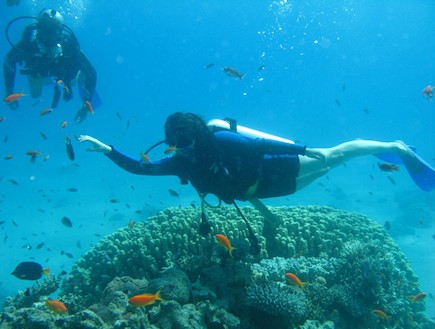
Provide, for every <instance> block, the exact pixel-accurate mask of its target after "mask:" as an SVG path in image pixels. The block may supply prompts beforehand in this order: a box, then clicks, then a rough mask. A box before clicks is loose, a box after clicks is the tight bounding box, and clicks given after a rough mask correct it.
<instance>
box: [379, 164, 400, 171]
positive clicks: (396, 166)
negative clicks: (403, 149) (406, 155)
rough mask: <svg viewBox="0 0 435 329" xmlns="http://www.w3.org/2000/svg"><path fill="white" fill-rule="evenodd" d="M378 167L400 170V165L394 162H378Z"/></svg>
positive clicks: (386, 169)
mask: <svg viewBox="0 0 435 329" xmlns="http://www.w3.org/2000/svg"><path fill="white" fill-rule="evenodd" d="M378 167H379V169H380V170H382V171H385V172H393V171H398V170H399V168H400V167H399V166H398V165H395V164H393V163H378Z"/></svg>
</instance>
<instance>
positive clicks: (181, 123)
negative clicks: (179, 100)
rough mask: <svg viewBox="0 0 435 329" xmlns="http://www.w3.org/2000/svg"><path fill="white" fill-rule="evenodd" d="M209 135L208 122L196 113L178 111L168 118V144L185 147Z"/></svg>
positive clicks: (166, 127)
mask: <svg viewBox="0 0 435 329" xmlns="http://www.w3.org/2000/svg"><path fill="white" fill-rule="evenodd" d="M209 136H210V130H209V129H208V127H207V125H206V123H205V122H204V120H203V119H201V118H200V117H199V116H197V115H196V114H193V113H182V112H176V113H173V114H171V115H170V116H169V117H168V118H167V119H166V123H165V137H166V143H167V144H168V145H173V146H177V147H179V148H183V147H186V146H189V145H190V144H192V143H193V142H194V141H195V142H198V141H199V140H202V139H203V138H208V137H209Z"/></svg>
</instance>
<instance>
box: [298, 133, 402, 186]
mask: <svg viewBox="0 0 435 329" xmlns="http://www.w3.org/2000/svg"><path fill="white" fill-rule="evenodd" d="M311 150H312V151H313V152H318V153H320V154H321V155H322V156H321V157H320V158H318V159H317V158H309V157H307V156H300V157H299V160H300V170H299V176H298V177H297V178H296V190H300V189H302V188H304V187H306V186H308V185H309V184H311V183H312V182H313V181H315V180H316V179H317V178H319V177H321V176H323V175H325V174H326V173H327V172H328V171H329V170H331V169H333V168H335V167H337V166H339V165H341V164H343V163H345V162H346V161H348V160H351V159H353V158H357V157H362V156H366V155H373V154H377V153H393V154H397V155H400V156H402V155H405V154H407V153H408V152H409V151H408V148H407V147H406V145H405V144H404V143H402V142H378V141H372V140H362V139H361V140H354V141H350V142H346V143H343V144H339V145H337V146H334V147H331V148H318V149H311Z"/></svg>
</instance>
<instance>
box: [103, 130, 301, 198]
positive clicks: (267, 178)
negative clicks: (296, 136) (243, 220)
mask: <svg viewBox="0 0 435 329" xmlns="http://www.w3.org/2000/svg"><path fill="white" fill-rule="evenodd" d="M214 138H215V140H216V144H217V148H218V149H219V151H220V155H219V156H218V157H216V158H215V159H216V161H214V162H212V163H208V164H207V165H206V166H204V165H203V164H202V163H201V161H200V159H201V156H200V155H199V154H195V151H194V150H193V149H192V148H186V149H181V150H179V151H177V152H176V153H175V154H174V155H173V156H171V157H167V158H163V159H160V160H157V161H150V162H144V161H143V160H135V159H132V158H130V157H128V156H126V155H124V154H122V153H120V152H119V151H117V150H116V149H115V148H113V147H112V151H111V152H110V153H109V154H107V156H108V157H109V158H110V159H111V160H112V161H113V162H115V163H116V164H117V165H118V166H120V167H121V168H123V169H125V170H127V171H129V172H131V173H134V174H138V175H156V176H159V175H175V176H179V177H180V179H181V180H182V181H189V182H190V183H191V184H192V185H193V187H195V188H196V190H197V191H198V192H200V193H202V194H207V193H211V194H214V195H216V196H217V197H219V198H220V199H221V200H222V201H224V202H226V203H229V204H230V203H233V202H234V200H242V201H246V200H249V199H250V198H268V197H277V196H284V195H288V194H292V193H294V192H295V190H296V177H297V176H298V173H299V158H298V155H304V154H305V145H301V144H290V143H284V142H278V141H274V140H269V139H263V138H261V139H251V138H248V137H245V136H242V135H240V134H238V133H237V132H233V131H218V132H215V133H214Z"/></svg>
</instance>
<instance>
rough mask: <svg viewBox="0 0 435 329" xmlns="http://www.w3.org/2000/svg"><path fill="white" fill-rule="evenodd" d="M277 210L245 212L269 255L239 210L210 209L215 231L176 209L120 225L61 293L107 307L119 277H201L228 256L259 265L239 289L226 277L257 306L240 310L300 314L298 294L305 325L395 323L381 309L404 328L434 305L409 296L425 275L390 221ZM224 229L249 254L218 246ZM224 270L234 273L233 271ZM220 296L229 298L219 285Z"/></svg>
mask: <svg viewBox="0 0 435 329" xmlns="http://www.w3.org/2000/svg"><path fill="white" fill-rule="evenodd" d="M269 210H270V213H265V212H264V210H263V211H262V212H261V213H260V212H259V211H257V210H256V209H254V208H250V207H245V208H242V211H243V212H244V214H245V216H246V217H247V218H248V220H249V221H250V223H251V225H252V228H253V230H254V232H255V234H256V236H257V237H258V239H259V242H260V246H261V252H260V254H259V255H256V256H251V255H249V254H248V253H246V252H245V251H244V250H245V249H246V250H249V248H245V247H246V246H249V241H248V239H247V234H248V230H247V228H246V225H245V223H244V222H243V221H242V220H241V218H240V217H239V215H238V214H237V212H236V211H235V210H234V209H233V208H231V207H220V208H217V209H212V210H211V209H207V215H208V217H209V221H210V224H211V226H212V232H211V234H210V235H208V236H207V237H203V236H201V235H200V234H199V233H198V225H199V223H200V214H199V212H198V210H197V209H193V208H171V209H166V210H164V211H162V212H160V213H159V214H157V215H156V216H153V217H150V218H148V219H147V220H146V221H144V222H140V223H137V224H135V225H134V226H133V227H132V228H128V227H126V228H122V229H119V230H117V231H116V232H114V233H113V234H111V235H109V236H106V237H105V238H103V239H102V240H101V241H100V242H99V243H98V244H97V245H96V246H95V247H94V248H93V249H91V250H90V251H88V252H87V253H86V254H85V255H84V256H83V257H82V258H81V259H80V260H79V261H78V262H76V264H75V265H74V266H73V269H72V271H71V273H70V274H69V276H68V279H66V280H64V282H63V285H62V287H61V293H60V295H64V296H66V295H69V296H71V295H73V296H80V303H81V304H80V305H81V307H80V308H86V307H89V306H90V305H92V304H95V303H98V301H99V300H100V299H101V298H102V296H103V291H104V289H105V287H106V286H107V284H108V283H109V282H110V281H112V280H113V278H114V277H116V276H118V277H123V276H128V277H131V278H133V279H146V280H152V279H156V278H158V277H159V276H160V273H161V272H162V271H163V270H165V269H167V268H171V267H175V268H178V269H181V270H182V271H184V272H185V273H186V274H187V275H188V277H189V278H190V280H191V281H192V282H195V281H196V279H197V278H198V277H199V275H200V273H202V274H201V275H203V274H204V273H205V271H206V270H207V268H209V269H212V268H219V266H221V265H220V264H221V262H222V257H223V256H225V257H227V259H229V260H230V261H231V262H236V264H237V263H243V264H247V268H249V271H247V273H248V275H249V276H250V277H249V279H248V280H246V279H244V281H243V280H241V281H243V282H244V285H243V286H242V287H236V288H231V287H230V286H229V284H230V283H232V284H233V283H234V281H231V282H229V281H228V282H226V281H224V282H223V283H222V287H224V288H225V289H228V290H227V291H228V292H229V293H230V292H231V293H233V294H234V295H235V296H238V297H236V298H234V300H240V301H241V299H243V298H244V299H245V305H247V306H241V305H242V304H243V303H241V304H240V303H239V304H238V306H237V307H238V308H237V307H233V309H232V312H233V313H235V314H239V316H241V312H244V311H243V310H244V309H245V310H246V307H247V308H248V309H249V308H252V307H256V305H253V304H255V303H261V305H260V307H262V309H263V310H264V311H265V312H266V313H268V312H269V314H278V315H279V314H284V315H285V316H286V318H290V319H291V318H292V317H291V316H289V313H286V312H285V311H284V309H285V305H288V304H289V303H291V300H290V299H288V298H287V299H285V298H286V297H285V296H286V293H285V292H286V291H290V290H291V292H292V293H293V295H292V296H291V297H292V298H293V301H295V300H297V301H298V303H299V304H300V307H298V308H297V310H298V312H296V313H297V314H296V313H295V314H293V320H296V321H298V322H299V323H304V321H305V320H306V321H309V320H313V321H320V323H324V322H325V321H328V320H331V319H332V320H334V318H335V317H339V318H340V319H341V321H342V323H346V322H343V321H348V324H349V323H352V321H355V320H357V321H364V322H362V323H364V324H365V325H369V326H370V327H372V328H377V327H379V326H381V327H387V326H384V324H383V323H379V321H380V319H378V318H377V317H376V316H374V315H373V314H372V313H371V310H372V309H374V308H378V309H385V308H386V307H388V312H389V313H390V314H392V315H395V316H396V317H399V318H397V319H396V320H395V321H396V322H395V324H397V325H403V326H407V325H408V326H409V325H410V324H409V322H410V321H411V320H410V319H411V317H410V316H411V314H413V316H414V318H413V319H412V321H416V320H417V319H420V320H421V316H420V318H419V316H418V314H421V312H422V311H423V310H424V305H423V304H415V303H414V304H412V303H410V302H409V301H408V300H406V297H404V296H409V295H412V294H415V293H417V292H418V290H417V287H418V280H417V278H416V276H415V275H414V273H413V271H412V269H411V268H410V266H409V263H408V261H407V260H406V258H405V256H404V255H403V254H402V253H401V251H400V250H399V248H398V247H397V245H396V244H395V243H394V241H393V240H392V239H391V238H390V237H389V236H388V234H386V232H385V231H384V230H383V228H382V227H381V226H380V225H378V224H376V223H375V222H373V221H372V220H370V219H368V218H367V217H365V216H362V215H359V214H355V213H349V212H345V211H339V210H336V209H332V208H329V207H320V206H308V207H276V208H270V209H269ZM216 233H222V234H225V235H226V236H228V237H229V238H230V240H231V241H232V242H233V244H237V246H236V247H237V248H238V249H237V251H238V252H239V253H238V254H235V260H232V259H231V258H229V256H228V254H227V253H226V252H225V250H224V249H223V248H221V247H220V246H219V245H218V244H217V243H216V240H215V238H214V234H216ZM222 255H223V256H222ZM262 260H263V261H262ZM260 261H261V262H260ZM231 262H230V263H228V262H227V263H226V265H228V264H231ZM245 267H246V266H245ZM220 268H221V269H222V271H223V273H224V272H225V267H220ZM227 268H228V266H227ZM287 271H288V272H294V273H297V274H298V275H300V276H301V279H302V281H309V282H310V284H309V285H307V287H306V288H304V290H303V291H299V290H294V289H293V288H288V287H283V285H286V282H285V280H284V273H285V272H287ZM227 274H228V273H227ZM233 274H234V273H233ZM397 282H400V285H399V284H398V283H397ZM225 284H228V286H225ZM210 288H211V289H213V288H212V287H211V286H210ZM241 291H244V292H241ZM265 292H266V293H271V292H276V294H277V295H276V297H277V298H275V299H273V298H272V299H271V298H270V297H267V298H263V297H262V296H263V293H265ZM214 293H215V294H218V295H219V291H214ZM237 298H238V299H237ZM280 298H283V299H282V300H281V299H280ZM268 305H270V307H271V309H269V310H268V309H267V307H268ZM244 307H245V308H244ZM334 312H338V313H337V314H338V315H337V314H335V313H334ZM248 314H249V312H248ZM402 315H403V316H402ZM241 317H242V316H241ZM242 318H244V319H247V316H246V315H244V316H243V317H242ZM407 319H408V320H407ZM252 321H254V322H255V320H252ZM406 321H408V322H406ZM307 325H308V324H307ZM254 327H255V326H253V328H254ZM366 327H367V326H366ZM289 328H290V327H289ZM410 328H423V327H419V326H410Z"/></svg>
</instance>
